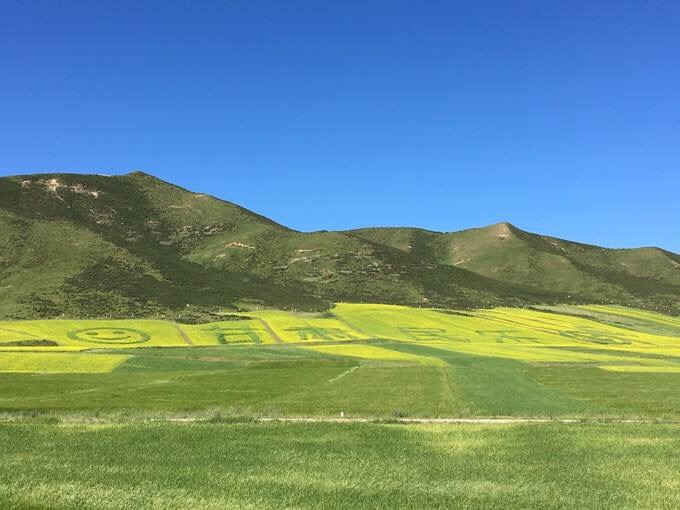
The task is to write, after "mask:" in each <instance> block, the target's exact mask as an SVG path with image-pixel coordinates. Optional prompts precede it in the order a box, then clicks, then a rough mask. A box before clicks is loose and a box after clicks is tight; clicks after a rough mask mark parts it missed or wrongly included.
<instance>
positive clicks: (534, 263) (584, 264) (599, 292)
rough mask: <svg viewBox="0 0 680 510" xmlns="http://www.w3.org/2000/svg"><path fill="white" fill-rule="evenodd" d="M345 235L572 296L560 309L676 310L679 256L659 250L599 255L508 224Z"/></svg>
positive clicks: (592, 249)
mask: <svg viewBox="0 0 680 510" xmlns="http://www.w3.org/2000/svg"><path fill="white" fill-rule="evenodd" d="M350 234H351V235H355V236H357V237H360V238H362V239H367V240H371V241H373V242H377V243H381V244H384V245H387V246H391V247H393V248H396V249H398V250H401V251H404V252H406V253H410V254H413V255H417V256H418V257H420V258H421V259H423V260H428V261H430V262H431V263H438V264H444V265H451V266H455V267H458V268H465V269H467V270H469V271H473V272H475V273H477V274H480V275H484V276H487V277H490V278H493V279H495V280H498V281H503V282H507V283H514V284H521V285H526V286H529V287H531V288H536V289H537V288H541V289H551V290H552V291H557V292H561V293H563V294H564V295H566V296H569V299H566V300H563V301H562V302H565V301H570V302H574V301H575V302H606V303H610V302H615V303H618V304H625V305H627V306H636V307H641V308H646V309H653V308H657V307H658V308H661V309H662V310H664V311H668V312H671V313H675V314H677V310H678V303H679V301H678V296H679V295H680V256H678V255H677V254H674V253H671V252H668V251H666V250H662V249H659V248H635V249H609V248H602V247H599V246H593V245H588V244H583V243H577V242H572V241H567V240H563V239H558V238H555V237H550V236H544V235H540V234H533V233H530V232H525V231H523V230H521V229H519V228H517V227H515V226H514V225H511V224H509V223H505V222H503V223H498V224H495V225H489V226H486V227H482V228H472V229H467V230H462V231H459V232H432V231H427V230H422V229H415V228H366V229H359V230H354V231H351V232H350ZM546 302H547V301H546Z"/></svg>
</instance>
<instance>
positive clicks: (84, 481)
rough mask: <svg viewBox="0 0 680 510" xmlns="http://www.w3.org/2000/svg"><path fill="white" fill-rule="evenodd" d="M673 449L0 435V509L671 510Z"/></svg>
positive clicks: (474, 429) (82, 430) (591, 441)
mask: <svg viewBox="0 0 680 510" xmlns="http://www.w3.org/2000/svg"><path fill="white" fill-rule="evenodd" d="M19 438H20V440H19ZM678 448H680V435H679V434H678V428H677V427H676V426H670V425H660V424H644V425H642V424H639V425H631V424H620V425H618V426H612V425H602V424H600V425H598V424H588V425H583V424H581V425H564V424H513V425H491V426H489V425H459V426H442V425H409V426H404V425H389V424H343V425H338V424H328V423H314V424H283V423H194V424H168V423H141V424H129V423H128V424H87V425H83V424H80V425H64V424H62V425H54V424H26V423H20V424H5V425H0V449H1V451H2V452H3V453H2V467H3V469H2V470H0V500H1V501H2V502H3V508H6V509H25V508H54V509H71V508H88V509H135V508H150V509H154V508H155V509H163V510H166V509H185V508H201V509H203V508H207V509H211V508H212V509H247V508H257V509H279V508H301V509H302V508H310V509H311V508H328V509H343V508H346V509H373V508H389V509H394V508H432V509H436V508H441V509H444V508H480V509H481V508H484V509H488V508H504V509H505V508H517V509H520V508H521V509H528V508H537V509H538V508H540V509H559V508H617V509H618V508H655V509H662V508H668V509H671V508H677V507H678V506H679V505H680V492H679V491H678V486H679V485H680V476H679V475H678V473H679V472H680V457H678V455H677V453H676V452H677V450H678Z"/></svg>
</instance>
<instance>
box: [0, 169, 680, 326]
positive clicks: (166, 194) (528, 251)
mask: <svg viewBox="0 0 680 510" xmlns="http://www.w3.org/2000/svg"><path fill="white" fill-rule="evenodd" d="M0 236H2V238H3V240H4V243H3V250H2V251H1V252H0V318H5V319H36V318H54V317H60V316H66V317H70V318H88V317H90V318H103V317H111V318H137V317H145V318H163V317H165V316H170V315H171V316H172V317H173V318H177V317H178V316H181V317H182V320H183V321H185V322H197V321H199V322H205V321H208V320H218V319H219V317H217V316H216V315H215V314H216V313H217V312H219V311H221V310H239V309H255V308H258V307H259V308H262V307H268V308H279V309H284V308H285V309H297V310H309V311H314V310H317V311H318V310H324V309H328V308H329V307H330V305H331V303H333V302H339V301H352V302H374V303H389V304H402V305H411V306H428V307H430V306H436V307H447V308H458V309H469V308H484V307H493V306H525V305H539V304H543V305H555V304H558V303H572V304H578V303H585V302H588V303H617V304H625V305H632V306H636V307H639V308H651V309H660V310H663V311H665V312H670V313H677V312H678V310H680V306H679V304H680V257H679V256H677V255H674V254H672V253H669V252H665V251H663V250H659V249H652V248H650V249H641V250H606V249H603V248H597V247H593V246H586V245H580V244H577V243H571V242H567V241H561V240H557V239H553V238H549V237H543V236H538V235H534V234H527V233H525V232H522V231H521V230H519V229H516V228H515V227H512V226H510V225H507V224H500V225H495V226H492V227H487V228H484V229H473V230H468V231H464V232H458V233H451V234H444V233H436V232H428V231H424V230H417V229H364V230H358V231H351V232H327V231H321V232H312V233H303V232H297V231H294V230H291V229H289V228H286V227H284V226H282V225H279V224H277V223H276V222H274V221H272V220H270V219H267V218H265V217H263V216H260V215H258V214H255V213H253V212H251V211H248V210H246V209H243V208H242V207H239V206H237V205H235V204H231V203H229V202H225V201H222V200H219V199H217V198H214V197H211V196H209V195H206V194H202V193H192V192H190V191H187V190H184V189H182V188H179V187H177V186H174V185H172V184H169V183H166V182H163V181H161V180H159V179H157V178H155V177H153V176H150V175H148V174H145V173H142V172H134V173H131V174H127V175H121V176H111V177H109V176H101V175H77V174H49V175H48V174H40V175H25V176H15V177H6V178H2V179H0Z"/></svg>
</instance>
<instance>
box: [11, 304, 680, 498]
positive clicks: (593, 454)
mask: <svg viewBox="0 0 680 510" xmlns="http://www.w3.org/2000/svg"><path fill="white" fill-rule="evenodd" d="M679 387H680V320H678V319H676V318H672V317H667V316H665V315H660V314H655V313H650V312H644V311H639V310H633V309H627V308H621V307H603V306H586V307H573V306H568V307H566V306H565V307H559V306H557V307H545V308H544V309H541V310H530V309H507V308H498V309H489V310H480V311H476V312H469V311H466V312H458V311H450V310H433V309H415V308H407V307H401V306H388V305H365V304H338V305H337V306H336V307H335V308H333V309H332V311H331V312H330V313H325V314H310V313H289V312H281V311H255V312H248V313H244V314H243V320H229V321H222V322H216V323H209V324H199V325H185V324H175V323H173V322H168V321H132V320H126V321H69V320H57V321H22V322H4V323H1V324H0V388H2V392H0V417H1V418H3V419H4V423H0V452H2V454H0V467H1V468H2V469H0V501H2V508H10V509H14V508H17V509H19V508H20V509H35V508H63V509H66V508H95V509H96V508H101V509H132V508H163V509H166V508H220V509H221V508H238V509H241V508H258V509H259V508H390V509H391V508H452V507H461V508H484V509H487V508H523V509H524V508H677V507H678V505H679V504H680V496H679V495H678V494H679V492H678V488H679V487H680V477H679V476H678V474H677V473H678V472H680V463H679V461H678V457H677V455H676V454H675V451H676V450H677V448H678V446H680V444H678V442H679V441H680V440H679V439H678V438H679V437H680V424H679V423H678V422H680V392H678V391H677V389H678V388H679ZM341 416H342V417H343V419H345V420H348V421H349V423H332V422H328V420H329V419H338V418H339V417H341ZM498 417H508V418H510V419H511V420H515V421H517V422H516V423H511V424H504V425H499V424H497V423H495V424H478V423H466V424H457V425H451V424H433V423H428V424H417V425H415V424H404V423H403V421H404V420H408V419H412V418H420V419H438V418H439V419H441V418H467V419H473V420H474V419H478V418H498ZM284 418H306V419H311V420H316V421H314V422H311V423H283V422H276V421H274V422H271V421H262V420H263V419H267V420H269V419H275V420H276V419H284ZM533 418H541V419H548V420H551V419H552V420H553V421H552V422H550V421H549V422H548V423H530V422H526V423H522V421H523V420H527V419H533ZM355 419H369V420H372V422H368V423H354V422H352V420H355ZM395 419H397V420H401V421H402V423H400V424H392V423H391V422H392V421H393V420H395ZM565 419H575V420H578V423H564V422H563V420H565ZM375 420H381V421H380V422H375ZM630 420H634V421H637V422H636V423H625V421H630ZM658 421H662V422H665V423H656V422H658Z"/></svg>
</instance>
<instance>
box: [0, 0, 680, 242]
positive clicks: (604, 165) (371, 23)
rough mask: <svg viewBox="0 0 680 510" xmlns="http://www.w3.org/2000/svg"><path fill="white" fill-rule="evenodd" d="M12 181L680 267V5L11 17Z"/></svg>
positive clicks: (1, 51) (391, 1)
mask: <svg viewBox="0 0 680 510" xmlns="http://www.w3.org/2000/svg"><path fill="white" fill-rule="evenodd" d="M0 66H1V67H0V174H2V175H11V174H18V173H33V172H53V171H69V172H97V173H110V174H116V173H125V172H128V171H131V170H136V169H141V170H144V171H147V172H149V173H152V174H155V175H157V176H158V177H161V178H163V179H166V180H169V181H172V182H174V183H177V184H179V185H182V186H184V187H187V188H190V189H192V190H195V191H203V192H209V193H211V194H214V195H217V196H219V197H221V198H224V199H226V200H230V201H233V202H237V203H239V204H241V205H243V206H245V207H248V208H250V209H253V210H255V211H257V212H259V213H261V214H264V215H266V216H269V217H271V218H273V219H275V220H276V221H278V222H281V223H284V224H286V225H288V226H290V227H293V228H297V229H300V230H316V229H345V228H354V227H361V226H378V225H380V226H383V225H394V226H420V227H424V228H430V229H435V230H445V231H449V230H459V229H462V228H467V227H472V226H480V225H485V224H489V223H494V222H498V221H503V220H507V221H510V222H512V223H515V224H516V225H518V226H519V227H521V228H524V229H526V230H530V231H535V232H541V233H545V234H551V235H556V236H559V237H565V238H569V239H573V240H579V241H583V242H591V243H596V244H602V245H606V246H613V247H629V246H640V245H660V246H663V247H666V248H668V249H671V250H674V251H676V252H680V2H678V1H677V0H672V1H655V0H638V1H626V0H612V1H606V0H598V1H591V0H587V1H583V0H580V1H579V0H570V1H566V0H565V1H560V0H555V1H545V0H537V1H523V0H512V1H511V0H507V1H491V0H489V1H478V0H474V1H460V0H457V1H430V0H418V1H401V0H387V1H372V0H358V1H354V0H350V1H348V0H343V1H334V0H330V1H319V0H313V1H296V0H286V1H283V0H273V1H267V2H265V1H258V0H244V1H237V0H221V1H215V0H212V1H211V0H200V1H189V0H187V1H173V0H165V1H158V2H156V1H144V0H135V1H121V0H116V1H112V0H111V1H103V0H92V1H77V0H68V1H41V0H31V1H25V0H19V1H15V0H2V2H0Z"/></svg>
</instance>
